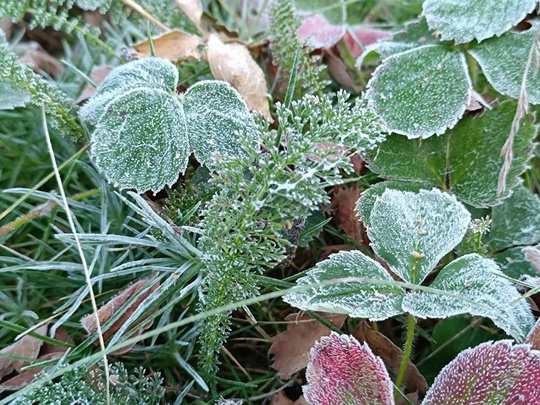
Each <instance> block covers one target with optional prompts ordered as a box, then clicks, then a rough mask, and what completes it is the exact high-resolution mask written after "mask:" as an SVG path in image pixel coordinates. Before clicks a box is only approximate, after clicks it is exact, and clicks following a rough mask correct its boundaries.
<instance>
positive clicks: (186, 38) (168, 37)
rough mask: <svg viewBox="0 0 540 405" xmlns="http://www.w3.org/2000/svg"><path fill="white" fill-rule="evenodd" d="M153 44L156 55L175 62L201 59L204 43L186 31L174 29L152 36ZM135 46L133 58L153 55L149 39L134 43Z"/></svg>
mask: <svg viewBox="0 0 540 405" xmlns="http://www.w3.org/2000/svg"><path fill="white" fill-rule="evenodd" d="M152 44H153V46H154V53H155V56H157V57H158V58H162V59H167V60H168V61H170V62H172V63H175V64H176V63H178V62H180V61H184V60H197V61H200V60H201V52H200V51H199V47H200V46H202V45H203V42H202V39H201V38H199V37H197V36H195V35H191V34H188V33H187V32H184V31H180V30H174V31H169V32H166V33H165V34H162V35H159V36H157V37H154V38H152ZM133 48H134V49H135V50H136V51H137V52H135V53H134V54H133V58H135V59H141V58H149V57H151V56H152V52H151V49H150V44H149V42H148V40H144V41H142V42H139V43H138V44H135V45H133Z"/></svg>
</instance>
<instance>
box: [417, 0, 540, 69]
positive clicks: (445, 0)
mask: <svg viewBox="0 0 540 405" xmlns="http://www.w3.org/2000/svg"><path fill="white" fill-rule="evenodd" d="M536 4H537V1H536V0H505V1H500V0H467V1H463V0H426V1H425V2H424V5H423V14H424V16H425V17H426V19H427V22H428V24H429V27H430V28H431V29H432V30H437V32H438V33H439V34H440V36H441V39H442V40H453V41H455V42H456V43H458V44H462V43H466V42H471V41H472V40H473V39H476V40H478V42H480V41H483V40H484V39H487V38H490V37H492V36H494V35H497V36H498V35H501V34H503V33H504V32H506V31H508V30H509V29H510V28H512V27H513V26H514V25H516V24H517V23H518V22H520V21H521V20H522V19H523V18H525V16H526V15H527V14H528V13H530V12H532V11H533V10H534V7H535V5H536ZM515 61H516V60H513V61H512V63H515Z"/></svg>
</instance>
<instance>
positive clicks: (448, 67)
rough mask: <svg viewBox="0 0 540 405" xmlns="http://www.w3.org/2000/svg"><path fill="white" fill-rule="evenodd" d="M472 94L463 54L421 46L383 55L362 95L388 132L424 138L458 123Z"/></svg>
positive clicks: (440, 132) (435, 47) (437, 46)
mask: <svg viewBox="0 0 540 405" xmlns="http://www.w3.org/2000/svg"><path fill="white" fill-rule="evenodd" d="M471 93H472V85H471V81H470V79H469V75H468V72H467V64H466V62H465V56H464V55H463V54H461V53H458V52H455V51H453V50H451V49H447V48H446V47H443V46H440V45H425V46H421V47H418V48H415V49H411V50H409V51H405V52H402V53H398V54H395V55H393V56H390V57H389V58H386V59H385V60H384V61H383V63H382V64H381V65H380V66H379V67H378V68H377V69H376V70H375V72H374V73H373V77H372V78H371V80H370V81H369V83H368V90H367V97H368V99H369V100H370V103H371V105H373V107H374V109H375V111H376V113H377V114H378V115H379V116H380V117H381V119H382V120H383V122H384V123H385V125H386V127H387V129H388V130H389V131H391V132H395V133H398V134H402V135H406V136H407V137H408V138H429V137H430V136H432V135H434V134H437V135H439V134H442V133H444V131H445V130H446V129H447V128H452V127H453V126H454V125H455V124H456V123H457V121H458V120H459V119H460V118H461V116H462V115H463V113H464V112H465V109H466V108H467V105H468V104H469V102H470V100H471Z"/></svg>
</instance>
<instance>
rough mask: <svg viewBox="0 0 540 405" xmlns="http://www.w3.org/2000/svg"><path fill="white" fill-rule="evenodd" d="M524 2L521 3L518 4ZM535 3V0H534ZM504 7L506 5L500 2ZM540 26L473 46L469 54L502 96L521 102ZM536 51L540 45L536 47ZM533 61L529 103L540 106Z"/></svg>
mask: <svg viewBox="0 0 540 405" xmlns="http://www.w3.org/2000/svg"><path fill="white" fill-rule="evenodd" d="M515 1H520V0H515ZM532 1H533V3H535V1H534V0H532ZM497 3H500V4H502V2H498V1H497ZM537 29H538V25H536V24H535V25H533V27H532V28H531V29H529V30H528V31H524V32H508V33H506V34H504V35H503V36H501V37H500V38H492V39H490V40H488V41H486V42H483V43H481V44H478V45H475V46H473V47H472V48H471V49H470V50H469V52H470V53H471V55H472V56H474V58H475V59H476V60H477V61H478V63H479V64H480V67H481V68H482V72H483V73H484V75H485V76H486V78H487V79H488V81H489V82H490V83H491V85H492V86H493V87H494V88H495V90H497V91H498V92H499V93H501V94H504V95H506V96H510V97H513V98H518V97H519V93H520V91H521V84H522V81H523V75H524V74H525V67H526V65H527V61H528V60H529V53H530V51H531V47H532V46H533V40H534V37H535V34H536V30H537ZM534 46H535V47H536V48H538V46H540V44H535V45H534ZM535 66H536V62H535V57H534V56H533V59H532V61H531V66H530V67H529V70H528V74H527V81H526V87H525V89H526V92H527V100H528V101H529V102H530V103H532V104H540V74H539V73H538V69H537V68H536V67H535Z"/></svg>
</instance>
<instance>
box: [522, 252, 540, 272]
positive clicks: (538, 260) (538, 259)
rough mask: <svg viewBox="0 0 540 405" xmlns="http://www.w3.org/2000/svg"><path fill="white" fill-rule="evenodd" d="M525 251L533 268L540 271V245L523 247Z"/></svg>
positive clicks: (526, 258)
mask: <svg viewBox="0 0 540 405" xmlns="http://www.w3.org/2000/svg"><path fill="white" fill-rule="evenodd" d="M523 251H524V252H525V260H527V261H528V262H529V263H530V264H531V266H532V268H533V269H535V270H536V271H537V272H538V273H540V245H537V246H534V247H533V246H527V247H526V248H525V249H523Z"/></svg>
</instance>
